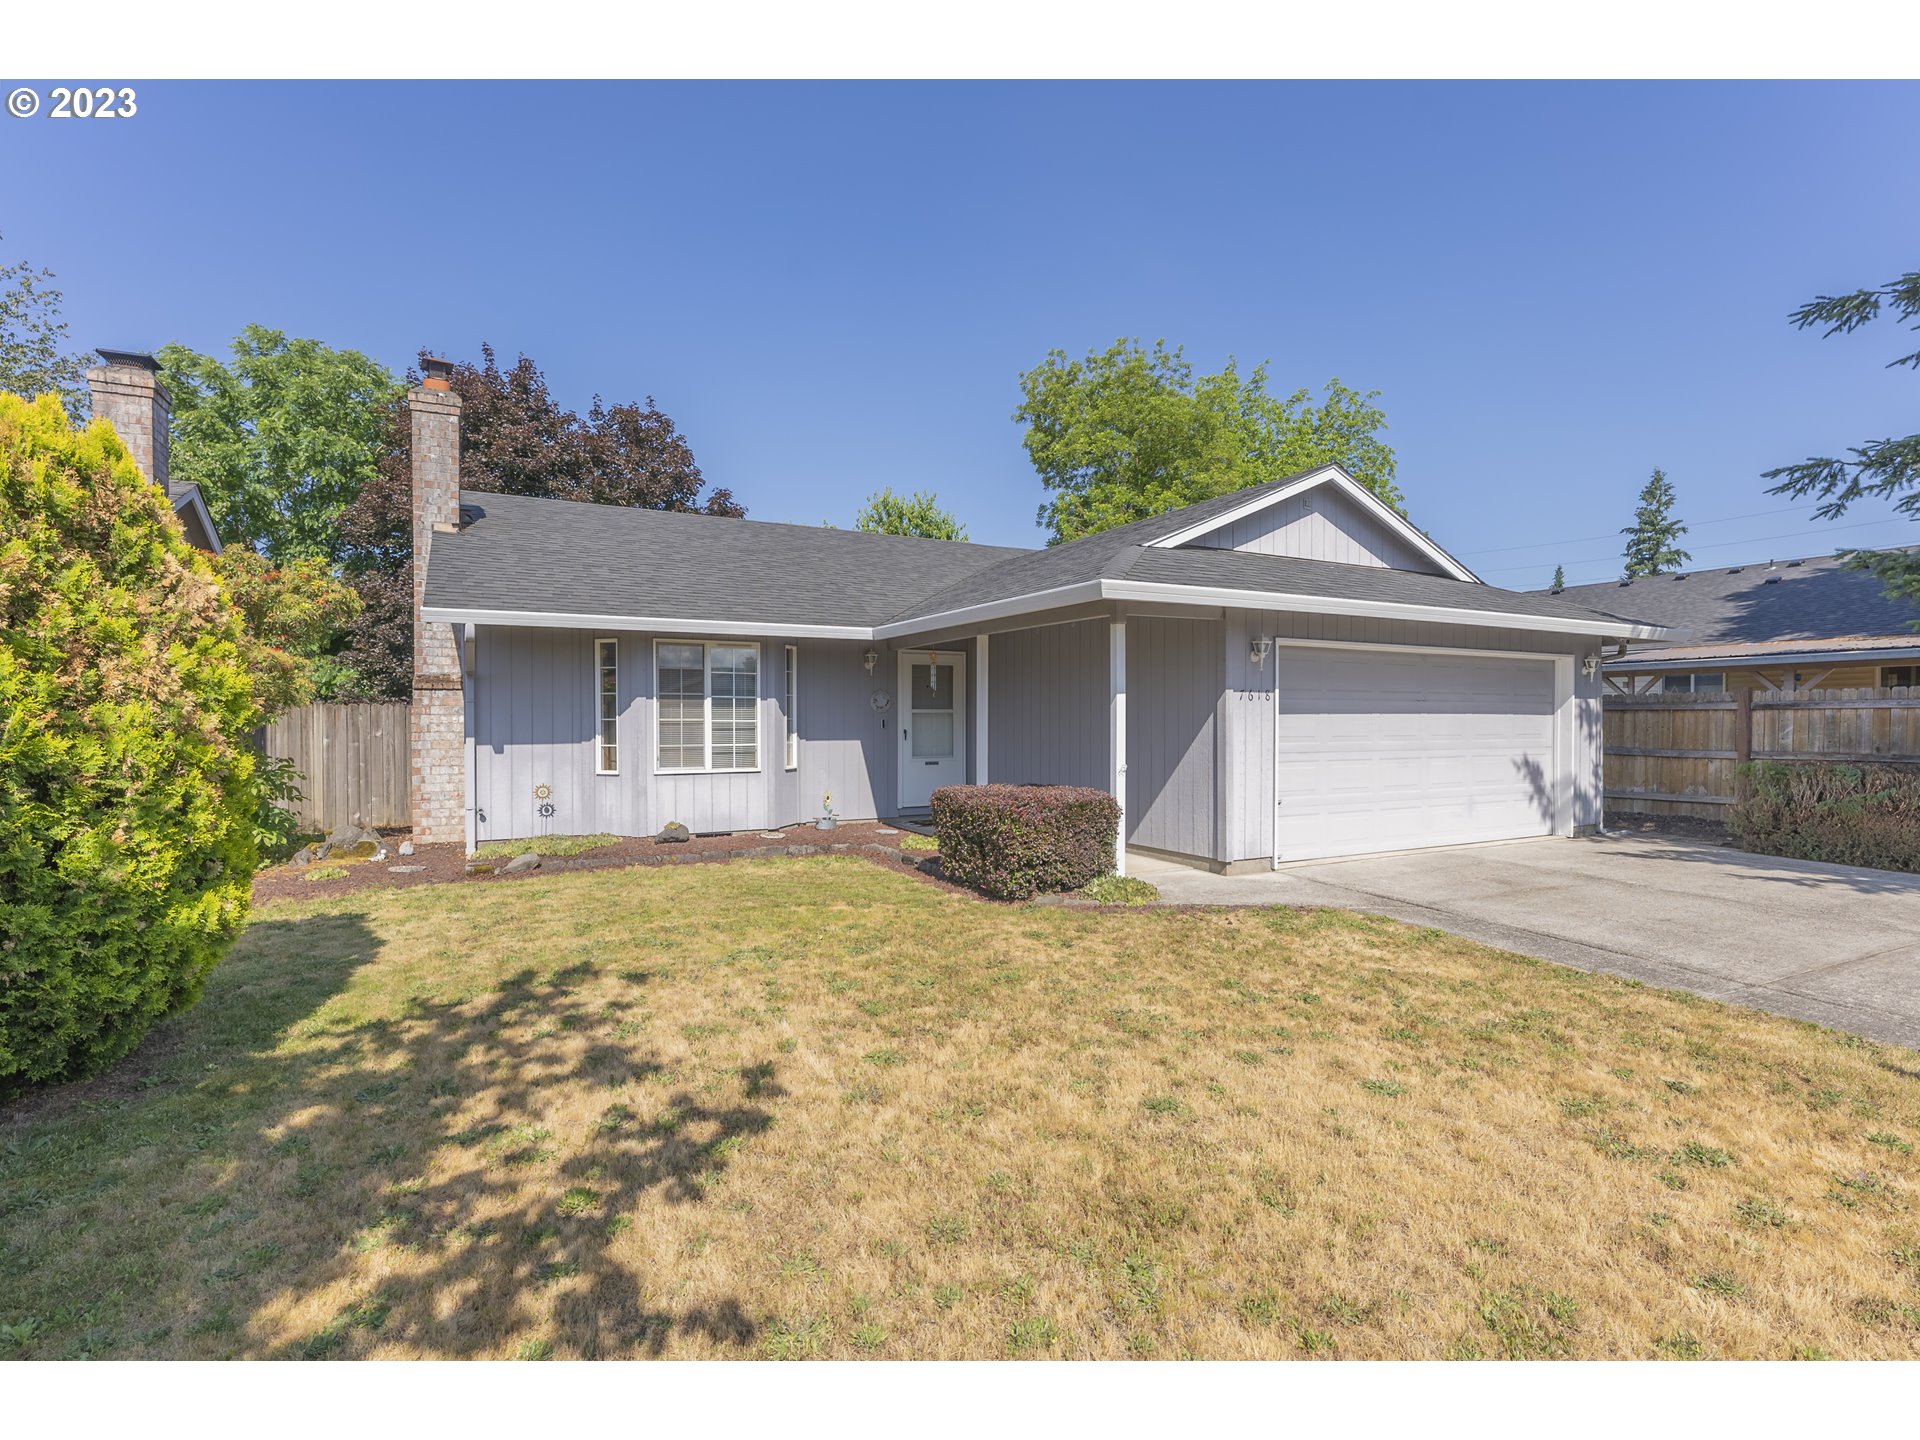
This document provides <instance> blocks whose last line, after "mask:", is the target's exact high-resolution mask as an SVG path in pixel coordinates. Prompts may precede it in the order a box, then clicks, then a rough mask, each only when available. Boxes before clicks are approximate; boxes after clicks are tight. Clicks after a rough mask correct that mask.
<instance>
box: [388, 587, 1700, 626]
mask: <svg viewBox="0 0 1920 1440" xmlns="http://www.w3.org/2000/svg"><path fill="white" fill-rule="evenodd" d="M1090 600H1140V601H1153V602H1156V603H1159V604H1168V605H1192V606H1200V607H1219V606H1225V607H1227V608H1229V609H1235V610H1292V611H1296V612H1299V613H1301V614H1306V615H1353V616H1359V617H1363V618H1370V619H1375V620H1419V621H1424V622H1426V623H1428V624H1441V625H1480V626H1485V627H1487V628H1489V629H1495V630H1534V631H1546V632H1548V633H1550V634H1556V635H1594V636H1600V637H1602V638H1605V639H1619V638H1628V639H1634V640H1655V639H1658V638H1659V637H1660V636H1662V635H1664V634H1666V633H1667V631H1666V628H1665V627H1664V626H1660V625H1642V624H1638V623H1635V622H1632V621H1626V620H1601V619H1594V620H1582V619H1579V618H1577V617H1574V616H1564V615H1517V614H1511V613H1508V612H1506V611H1498V610H1465V609H1461V608H1459V607H1457V606H1443V605H1409V604H1404V603H1400V602H1396V601H1387V600H1350V599H1344V598H1341V597H1339V596H1331V595H1291V594H1285V593H1281V592H1278V591H1267V590H1221V589H1214V588H1211V587H1203V586H1198V585H1170V584H1165V583H1162V582H1158V581H1147V580H1125V579H1121V580H1083V581H1081V582H1079V583H1078V584H1074V585H1062V586H1058V587H1056V588H1055V589H1052V590H1036V591H1033V592H1032V593H1030V594H1026V595H1014V596H1010V597H1008V598H1007V599H1004V600H994V601H989V602H988V603H986V604H983V605H968V606H965V607H963V608H962V609H959V610H945V611H942V612H940V613H939V614H935V615H916V616H914V617H913V618H911V619H907V620H894V621H890V622H888V623H887V624H885V625H873V626H866V625H795V624H792V623H791V622H788V621H783V620H779V619H768V620H681V619H666V618H661V617H657V616H644V615H580V614H559V613H548V612H540V611H526V610H470V609H466V608H464V607H461V606H454V605H427V606H424V607H423V608H422V610H421V615H422V617H423V618H424V619H426V620H429V621H433V622H435V623H443V624H462V625H525V626H533V627H539V628H544V629H561V630H646V631H654V632H657V633H659V634H663V635H716V636H735V635H739V636H751V635H793V636H798V637H800V638H802V639H819V640H892V639H896V638H899V637H901V636H907V635H923V634H925V633H926V632H927V631H929V630H955V629H965V628H966V627H967V626H969V625H978V624H985V623H987V622H989V621H993V620H1002V619H1005V618H1007V617H1008V616H1012V615H1026V614H1031V613H1032V612H1034V611H1036V610H1053V609H1058V608H1060V607H1063V606H1067V605H1079V604H1084V603H1086V602H1087V601H1090Z"/></svg>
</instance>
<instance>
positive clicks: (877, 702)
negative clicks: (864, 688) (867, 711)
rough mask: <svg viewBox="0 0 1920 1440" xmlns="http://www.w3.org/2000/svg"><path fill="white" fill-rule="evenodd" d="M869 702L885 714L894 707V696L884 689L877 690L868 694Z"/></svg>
mask: <svg viewBox="0 0 1920 1440" xmlns="http://www.w3.org/2000/svg"><path fill="white" fill-rule="evenodd" d="M867 703H868V704H869V705H871V706H872V707H873V708H874V709H875V710H876V711H878V712H879V713H880V714H882V715H884V714H886V713H887V711H888V710H890V709H892V708H893V696H891V695H889V694H888V693H887V692H886V691H884V690H876V691H874V692H873V693H872V694H871V695H869V696H867Z"/></svg>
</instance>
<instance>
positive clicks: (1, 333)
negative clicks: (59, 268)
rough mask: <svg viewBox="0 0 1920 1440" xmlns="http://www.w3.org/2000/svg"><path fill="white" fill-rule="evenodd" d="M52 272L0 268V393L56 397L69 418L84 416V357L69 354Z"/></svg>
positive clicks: (19, 264) (23, 265) (23, 266)
mask: <svg viewBox="0 0 1920 1440" xmlns="http://www.w3.org/2000/svg"><path fill="white" fill-rule="evenodd" d="M52 281H53V272H52V271H51V270H36V269H35V268H34V267H33V266H31V265H29V264H28V263H27V262H26V261H24V260H16V261H14V262H13V263H12V264H11V265H5V266H0V391H6V392H7V393H9V394H13V395H21V396H24V397H25V398H27V399H29V400H32V399H34V398H36V397H37V396H41V395H53V396H56V397H58V399H59V401H60V404H61V405H62V407H64V408H65V410H66V412H67V417H68V418H69V419H71V420H74V421H76V422H78V421H81V420H84V419H85V418H86V415H87V411H88V408H89V406H88V401H87V360H86V356H84V355H82V354H79V353H77V352H74V351H70V350H68V349H67V322H66V321H64V320H62V319H61V318H60V304H61V299H62V297H61V294H60V292H59V291H58V290H56V289H54V288H53V284H52Z"/></svg>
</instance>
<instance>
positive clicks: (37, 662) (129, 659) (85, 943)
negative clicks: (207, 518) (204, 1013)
mask: <svg viewBox="0 0 1920 1440" xmlns="http://www.w3.org/2000/svg"><path fill="white" fill-rule="evenodd" d="M244 643H245V641H244V637H243V634H242V631H241V624H240V619H239V617H238V614H237V613H236V611H235V610H234V608H233V607H232V605H231V604H230V603H229V602H228V600H227V598H226V596H225V594H224V593H223V592H222V590H221V589H220V587H219V585H218V583H217V582H216V581H215V579H214V577H213V573H212V570H211V569H210V567H209V565H208V563H207V560H206V558H205V557H204V556H203V555H201V554H200V553H199V552H198V551H196V550H194V549H193V548H192V547H190V546H189V545H188V544H187V542H186V539H185V537H184V535H183V534H182V532H181V529H180V525H179V522H178V521H177V520H176V519H175V518H174V516H173V514H172V511H171V510H170V508H169V507H168V505H167V502H166V499H165V497H164V496H163V495H162V494H161V492H160V490H159V489H158V488H157V487H156V486H154V485H152V484H150V483H148V482H147V480H146V479H145V478H143V477H142V476H141V474H140V472H139V470H138V468H137V467H136V466H135V465H134V463H133V461H132V459H131V458H130V457H129V456H128V454H127V451H126V448H125V447H124V446H123V445H121V443H120V441H119V440H118V438H117V437H116V436H115V435H114V433H113V430H112V428H111V427H110V426H108V425H107V424H105V423H104V422H100V421H96V422H94V423H93V424H92V425H89V426H88V427H87V428H86V429H85V430H84V431H75V430H73V429H72V428H70V427H69V425H68V423H67V420H66V417H65V415H64V414H62V412H61V409H60V406H59V404H58V402H57V401H55V400H53V399H52V398H50V397H48V398H42V399H41V400H39V401H38V402H36V403H32V404H29V403H28V402H27V401H24V400H21V399H20V398H18V397H17V396H13V395H0V1094H4V1093H6V1092H8V1091H10V1090H16V1089H18V1088H20V1087H21V1086H23V1085H27V1084H30V1083H33V1082H37V1081H45V1080H54V1079H60V1078H63V1077H68V1076H73V1075H79V1074H83V1073H85V1072H87V1071H89V1070H94V1069H98V1068H99V1067H101V1066H103V1065H106V1064H108V1063H110V1062H112V1061H114V1060H117V1059H119V1058H120V1057H121V1056H122V1055H125V1054H126V1053H127V1052H128V1051H129V1050H131V1049H132V1048H133V1047H134V1045H136V1044H137V1043H138V1042H139V1040H140V1037H141V1036H142V1035H144V1034H145V1033H146V1031H147V1029H148V1027H149V1026H151V1025H152V1024H153V1023H154V1021H156V1020H158V1019H159V1018H160V1017H162V1016H164V1015H166V1014H168V1013H170V1012H172V1011H174V1010H177V1009H179V1008H181V1007H182V1006H184V1005H187V1004H190V1003H191V1002H192V1001H193V999H194V998H195V997H196V996H197V995H198V993H199V990H200V984H201V981H202V979H203V978H204V977H205V976H206V973H207V971H208V970H209V969H211V968H212V966H213V964H214V962H215V961H216V960H217V959H218V958H219V957H220V954H221V952H222V951H223V950H224V949H225V948H226V946H227V944H228V943H229V942H230V941H231V940H232V938H233V936H234V935H235V933H236V932H237V931H238V930H239V929H240V926H241V925H242V924H243V923H244V922H245V919H246V913H247V896H248V890H249V886H250V883H251V881H252V877H253V869H254V864H255V853H254V841H253V835H252V823H253V818H254V810H255V801H256V796H255V793H254V789H255V786H254V778H253V775H254V755H253V751H252V749H251V747H250V744H249V740H248V736H249V732H250V731H251V729H252V728H253V726H254V725H255V724H257V723H258V712H257V710H256V708H255V704H254V698H253V687H252V681H251V680H250V678H249V672H248V670H247V668H246V665H245V662H244V652H243V649H242V646H243V644H244Z"/></svg>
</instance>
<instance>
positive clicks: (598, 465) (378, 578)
mask: <svg viewBox="0 0 1920 1440" xmlns="http://www.w3.org/2000/svg"><path fill="white" fill-rule="evenodd" d="M480 354H481V363H480V364H478V365H473V364H468V363H460V364H456V365H455V366H454V367H453V374H452V377H451V380H450V384H451V385H452V388H453V390H454V392H455V393H456V394H458V395H459V396H460V399H461V412H460V484H461V487H462V488H463V489H467V490H482V491H489V492H492V493H497V494H510V495H534V496H542V497H546V498H550V499H556V500H581V501H589V502H591V503H594V504H598V505H631V506H639V507H644V508H646V509H651V510H681V511H694V512H698V513H700V514H704V515H730V516H739V515H744V514H746V511H745V510H744V509H743V508H742V507H741V506H740V505H738V504H737V503H735V501H734V498H733V493H732V492H731V491H730V490H726V489H718V488H716V489H711V490H708V489H705V486H706V481H705V479H704V477H702V475H701V473H700V467H699V465H698V464H697V463H696V462H695V460H694V458H693V449H692V447H691V446H689V445H688V443H687V440H686V437H685V436H683V435H682V434H681V433H680V432H679V430H678V429H676V428H675V426H674V424H673V421H672V420H671V419H670V418H669V417H668V416H667V415H666V414H665V412H663V411H662V410H661V409H660V408H659V407H658V406H656V405H655V404H654V403H653V399H652V397H651V396H649V397H648V398H647V400H646V402H645V403H644V404H631V403H629V404H619V405H608V404H606V403H604V402H603V401H602V400H601V399H600V398H599V397H598V396H595V397H594V401H593V404H592V406H591V407H590V408H589V409H588V411H587V414H586V417H585V418H584V419H583V418H582V417H580V416H579V415H577V414H575V413H574V412H573V411H571V410H567V409H564V408H563V407H562V406H561V405H560V404H559V403H558V402H557V401H556V400H555V399H554V398H553V395H552V392H551V391H550V390H549V389H548V387H547V380H546V376H545V375H543V374H542V373H541V371H540V369H539V367H538V366H536V365H535V364H534V363H533V361H532V360H530V359H528V358H527V357H526V356H525V355H522V356H520V357H519V359H518V360H517V361H516V362H515V363H514V364H513V366H512V367H511V368H509V369H505V370H503V369H501V368H500V366H499V364H498V362H497V360H496V358H495V356H494V352H493V348H492V346H490V345H482V346H481V347H480ZM420 358H421V359H422V360H424V359H426V358H427V353H426V352H425V351H422V352H421V356H420ZM383 423H384V435H383V440H382V444H381V448H380V457H379V463H378V465H377V467H376V472H375V475H374V477H373V479H372V480H371V481H370V482H369V483H368V484H367V485H366V486H365V487H364V488H363V489H362V490H361V492H360V494H359V495H358V496H357V497H356V498H355V500H354V502H353V504H352V505H350V506H349V507H348V508H347V509H346V510H345V511H343V512H342V513H341V515H340V518H339V525H338V531H339V544H340V553H341V555H342V557H343V559H344V561H345V564H346V569H347V574H348V578H349V579H350V580H351V582H352V584H353V587H354V589H355V591H356V592H358V594H359V597H360V602H361V610H360V615H359V617H358V618H357V619H356V621H355V622H354V624H353V626H352V631H351V635H350V637H349V640H348V643H347V645H346V647H345V648H344V650H343V651H342V652H341V653H340V656H339V659H340V661H341V663H342V664H344V665H345V666H346V667H347V668H348V669H349V670H350V671H351V672H352V682H351V683H352V687H353V688H352V693H353V694H354V695H355V696H356V697H357V698H365V699H405V698H406V696H407V695H408V693H409V692H410V690H411V687H412V683H413V580H412V566H413V509H412V507H413V476H412V455H411V427H410V426H409V423H408V418H407V411H406V405H405V401H404V399H401V400H398V401H396V402H395V403H394V404H393V405H392V406H391V407H390V408H389V409H388V412H387V414H386V415H385V417H384V422H383ZM703 491H704V494H703Z"/></svg>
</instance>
